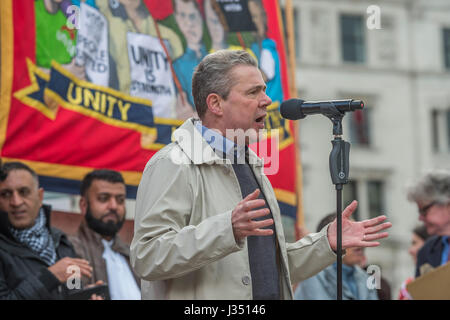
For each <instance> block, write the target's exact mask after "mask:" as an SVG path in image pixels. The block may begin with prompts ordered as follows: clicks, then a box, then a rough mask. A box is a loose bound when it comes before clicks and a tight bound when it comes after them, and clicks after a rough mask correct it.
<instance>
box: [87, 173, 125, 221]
mask: <svg viewBox="0 0 450 320" xmlns="http://www.w3.org/2000/svg"><path fill="white" fill-rule="evenodd" d="M125 197H126V191H125V185H124V184H123V183H111V182H108V181H104V180H93V181H92V184H91V186H90V187H89V189H88V190H87V192H86V196H85V197H81V199H80V209H81V213H82V214H84V215H85V214H86V213H87V212H88V210H89V211H90V213H91V214H92V217H93V218H94V219H96V220H99V221H101V222H103V223H105V224H106V223H108V222H111V223H114V224H118V223H121V222H122V221H123V219H124V218H125V213H126V209H125Z"/></svg>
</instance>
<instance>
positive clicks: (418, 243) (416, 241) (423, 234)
mask: <svg viewBox="0 0 450 320" xmlns="http://www.w3.org/2000/svg"><path fill="white" fill-rule="evenodd" d="M429 236H430V235H429V234H428V232H427V228H426V227H425V226H424V225H421V226H417V227H415V228H414V230H413V232H412V235H411V245H410V246H409V249H408V253H409V255H410V256H411V258H412V259H413V261H414V265H416V264H417V253H418V252H419V250H420V249H421V248H422V247H423V245H424V244H425V241H427V239H428V238H429ZM413 280H414V277H409V278H408V279H406V280H405V281H404V282H403V283H402V286H401V288H400V292H399V295H398V300H411V296H410V295H409V293H408V290H406V285H407V284H408V283H410V282H411V281H413Z"/></svg>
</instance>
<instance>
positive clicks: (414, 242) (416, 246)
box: [408, 233, 425, 263]
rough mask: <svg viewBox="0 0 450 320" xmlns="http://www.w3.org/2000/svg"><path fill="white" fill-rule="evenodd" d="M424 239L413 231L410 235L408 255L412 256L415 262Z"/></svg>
mask: <svg viewBox="0 0 450 320" xmlns="http://www.w3.org/2000/svg"><path fill="white" fill-rule="evenodd" d="M424 243H425V241H424V240H423V239H422V238H421V237H419V236H418V235H416V234H415V233H413V234H412V237H411V245H410V246H409V248H408V253H409V255H410V256H411V257H412V258H413V260H414V263H417V253H418V252H419V250H420V248H422V246H423V244H424Z"/></svg>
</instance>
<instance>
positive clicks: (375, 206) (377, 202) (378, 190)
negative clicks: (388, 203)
mask: <svg viewBox="0 0 450 320" xmlns="http://www.w3.org/2000/svg"><path fill="white" fill-rule="evenodd" d="M367 198H368V200H369V218H375V217H377V216H379V215H380V214H381V213H382V212H383V211H384V183H383V181H376V180H372V181H367Z"/></svg>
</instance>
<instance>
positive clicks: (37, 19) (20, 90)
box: [0, 0, 297, 219]
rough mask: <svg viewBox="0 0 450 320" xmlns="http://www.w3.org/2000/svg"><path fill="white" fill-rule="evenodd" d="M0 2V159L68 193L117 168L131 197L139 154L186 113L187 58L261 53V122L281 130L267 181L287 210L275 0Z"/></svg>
mask: <svg viewBox="0 0 450 320" xmlns="http://www.w3.org/2000/svg"><path fill="white" fill-rule="evenodd" d="M0 6H1V13H0V14H1V17H0V18H1V29H0V31H1V70H2V72H1V97H0V98H1V100H0V101H1V106H0V148H1V158H2V160H3V161H5V162H8V161H22V162H24V163H26V164H28V165H29V166H31V167H32V168H33V169H35V170H36V172H37V173H38V174H39V177H40V181H41V184H42V186H43V187H44V188H45V189H46V190H49V191H56V192H66V193H73V194H76V193H78V190H79V183H80V179H82V177H83V176H84V175H85V174H86V173H88V172H89V171H91V170H93V169H96V168H109V169H113V170H118V171H120V172H121V173H122V174H123V176H124V178H125V181H126V183H127V188H128V196H129V197H134V195H135V193H136V188H137V186H138V184H139V181H140V178H141V173H142V170H143V168H144V167H145V164H146V163H147V161H148V160H149V159H150V158H151V157H152V156H153V155H154V154H155V153H156V152H157V151H158V150H160V149H161V148H163V147H164V146H165V145H166V144H168V143H170V142H171V135H172V133H173V131H174V130H175V129H176V128H177V127H178V126H179V125H181V124H182V123H183V121H184V120H186V119H187V118H189V117H192V116H195V108H194V103H193V98H192V94H191V90H190V88H191V77H192V73H193V70H194V68H195V66H196V65H197V64H198V63H199V62H200V60H201V59H202V58H203V57H204V56H205V55H207V54H208V53H210V52H214V51H216V50H219V49H232V50H236V49H243V50H247V51H248V52H249V53H250V54H251V55H252V56H253V57H254V58H255V59H257V60H258V63H259V66H260V69H261V72H262V73H263V75H264V77H265V79H266V83H267V94H268V95H269V96H270V97H271V99H272V101H273V103H272V105H271V106H270V107H269V108H268V116H267V117H266V120H265V125H266V128H267V129H269V130H270V129H278V132H279V134H278V137H279V138H278V141H277V143H278V147H277V148H278V149H279V152H278V156H279V159H278V163H277V168H278V170H277V172H276V174H272V175H269V179H270V181H271V183H272V185H273V187H274V190H275V193H276V195H277V198H278V200H279V203H280V207H281V209H282V210H281V211H282V213H283V214H286V215H289V216H291V217H292V218H294V219H295V218H296V206H297V196H296V190H295V188H296V174H295V173H296V171H295V170H296V164H295V159H296V157H295V152H296V151H295V144H294V136H293V132H294V131H293V124H292V123H291V122H288V121H285V120H284V119H282V118H281V116H280V113H279V105H280V103H281V101H282V100H284V99H287V98H289V96H288V95H289V93H288V79H287V71H286V69H287V68H286V55H285V49H284V43H283V39H282V36H281V34H282V33H281V26H280V24H281V21H280V13H279V7H278V2H277V1H276V0H232V1H230V0H201V1H197V0H173V1H169V0H136V1H122V0H85V1H80V0H62V1H55V0H21V1H13V0H2V1H1V4H0ZM267 139H273V136H272V135H270V134H269V135H268V136H267ZM253 147H254V148H256V147H255V146H253ZM255 150H256V149H255ZM268 156H270V155H268ZM269 162H270V161H268V162H267V163H269ZM155 188H157V186H155Z"/></svg>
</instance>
